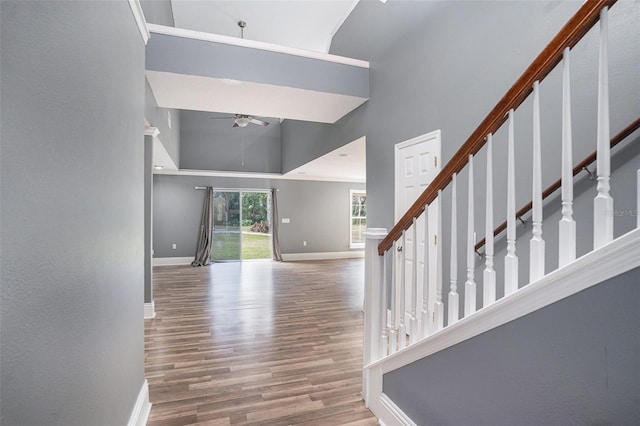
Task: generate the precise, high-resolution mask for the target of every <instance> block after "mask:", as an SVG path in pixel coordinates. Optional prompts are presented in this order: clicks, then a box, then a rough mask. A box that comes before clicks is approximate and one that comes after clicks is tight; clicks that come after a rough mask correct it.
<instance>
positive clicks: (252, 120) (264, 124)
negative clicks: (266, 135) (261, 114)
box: [249, 117, 269, 126]
mask: <svg viewBox="0 0 640 426" xmlns="http://www.w3.org/2000/svg"><path fill="white" fill-rule="evenodd" d="M249 122H250V123H253V124H257V125H259V126H268V125H269V123H268V122H266V121H262V120H258V119H256V118H253V117H251V118H250V119H249Z"/></svg>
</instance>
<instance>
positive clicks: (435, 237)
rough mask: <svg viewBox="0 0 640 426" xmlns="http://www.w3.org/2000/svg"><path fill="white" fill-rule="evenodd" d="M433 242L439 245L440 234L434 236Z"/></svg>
mask: <svg viewBox="0 0 640 426" xmlns="http://www.w3.org/2000/svg"><path fill="white" fill-rule="evenodd" d="M433 244H434V245H436V246H437V245H438V236H437V235H434V236H433Z"/></svg>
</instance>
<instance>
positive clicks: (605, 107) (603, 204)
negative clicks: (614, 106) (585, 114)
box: [593, 7, 613, 249]
mask: <svg viewBox="0 0 640 426" xmlns="http://www.w3.org/2000/svg"><path fill="white" fill-rule="evenodd" d="M607 11H608V8H607V7H604V8H603V9H602V10H601V11H600V59H599V62H598V138H597V139H598V149H597V167H598V170H597V173H598V185H597V191H598V194H597V195H596V198H595V199H594V200H593V209H594V217H593V227H594V228H593V247H594V249H597V248H600V247H602V246H603V245H605V244H607V243H609V242H610V241H612V240H613V198H611V195H610V194H609V189H610V185H609V176H610V169H611V161H610V152H609V151H610V145H609V144H610V139H611V135H610V134H609V75H608V74H609V72H608V59H607V32H608V13H607Z"/></svg>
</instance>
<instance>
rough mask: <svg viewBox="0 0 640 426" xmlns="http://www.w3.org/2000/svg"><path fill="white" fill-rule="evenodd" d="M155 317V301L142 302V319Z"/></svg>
mask: <svg viewBox="0 0 640 426" xmlns="http://www.w3.org/2000/svg"><path fill="white" fill-rule="evenodd" d="M155 317H156V303H155V302H154V301H153V300H152V301H151V303H145V304H144V319H153V318H155Z"/></svg>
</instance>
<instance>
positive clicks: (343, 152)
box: [285, 136, 367, 182]
mask: <svg viewBox="0 0 640 426" xmlns="http://www.w3.org/2000/svg"><path fill="white" fill-rule="evenodd" d="M366 166H367V165H366V139H365V137H364V136H363V137H361V138H359V139H356V140H355V141H353V142H351V143H348V144H346V145H343V146H341V147H340V148H338V149H335V150H333V151H331V152H329V153H327V154H325V155H323V156H322V157H319V158H316V159H315V160H313V161H310V162H308V163H307V164H304V165H302V166H300V167H298V168H297V169H294V170H292V171H290V172H289V173H287V174H286V175H285V176H288V177H290V178H292V179H294V178H296V179H302V180H335V181H349V182H365V181H366V178H367V168H366Z"/></svg>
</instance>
